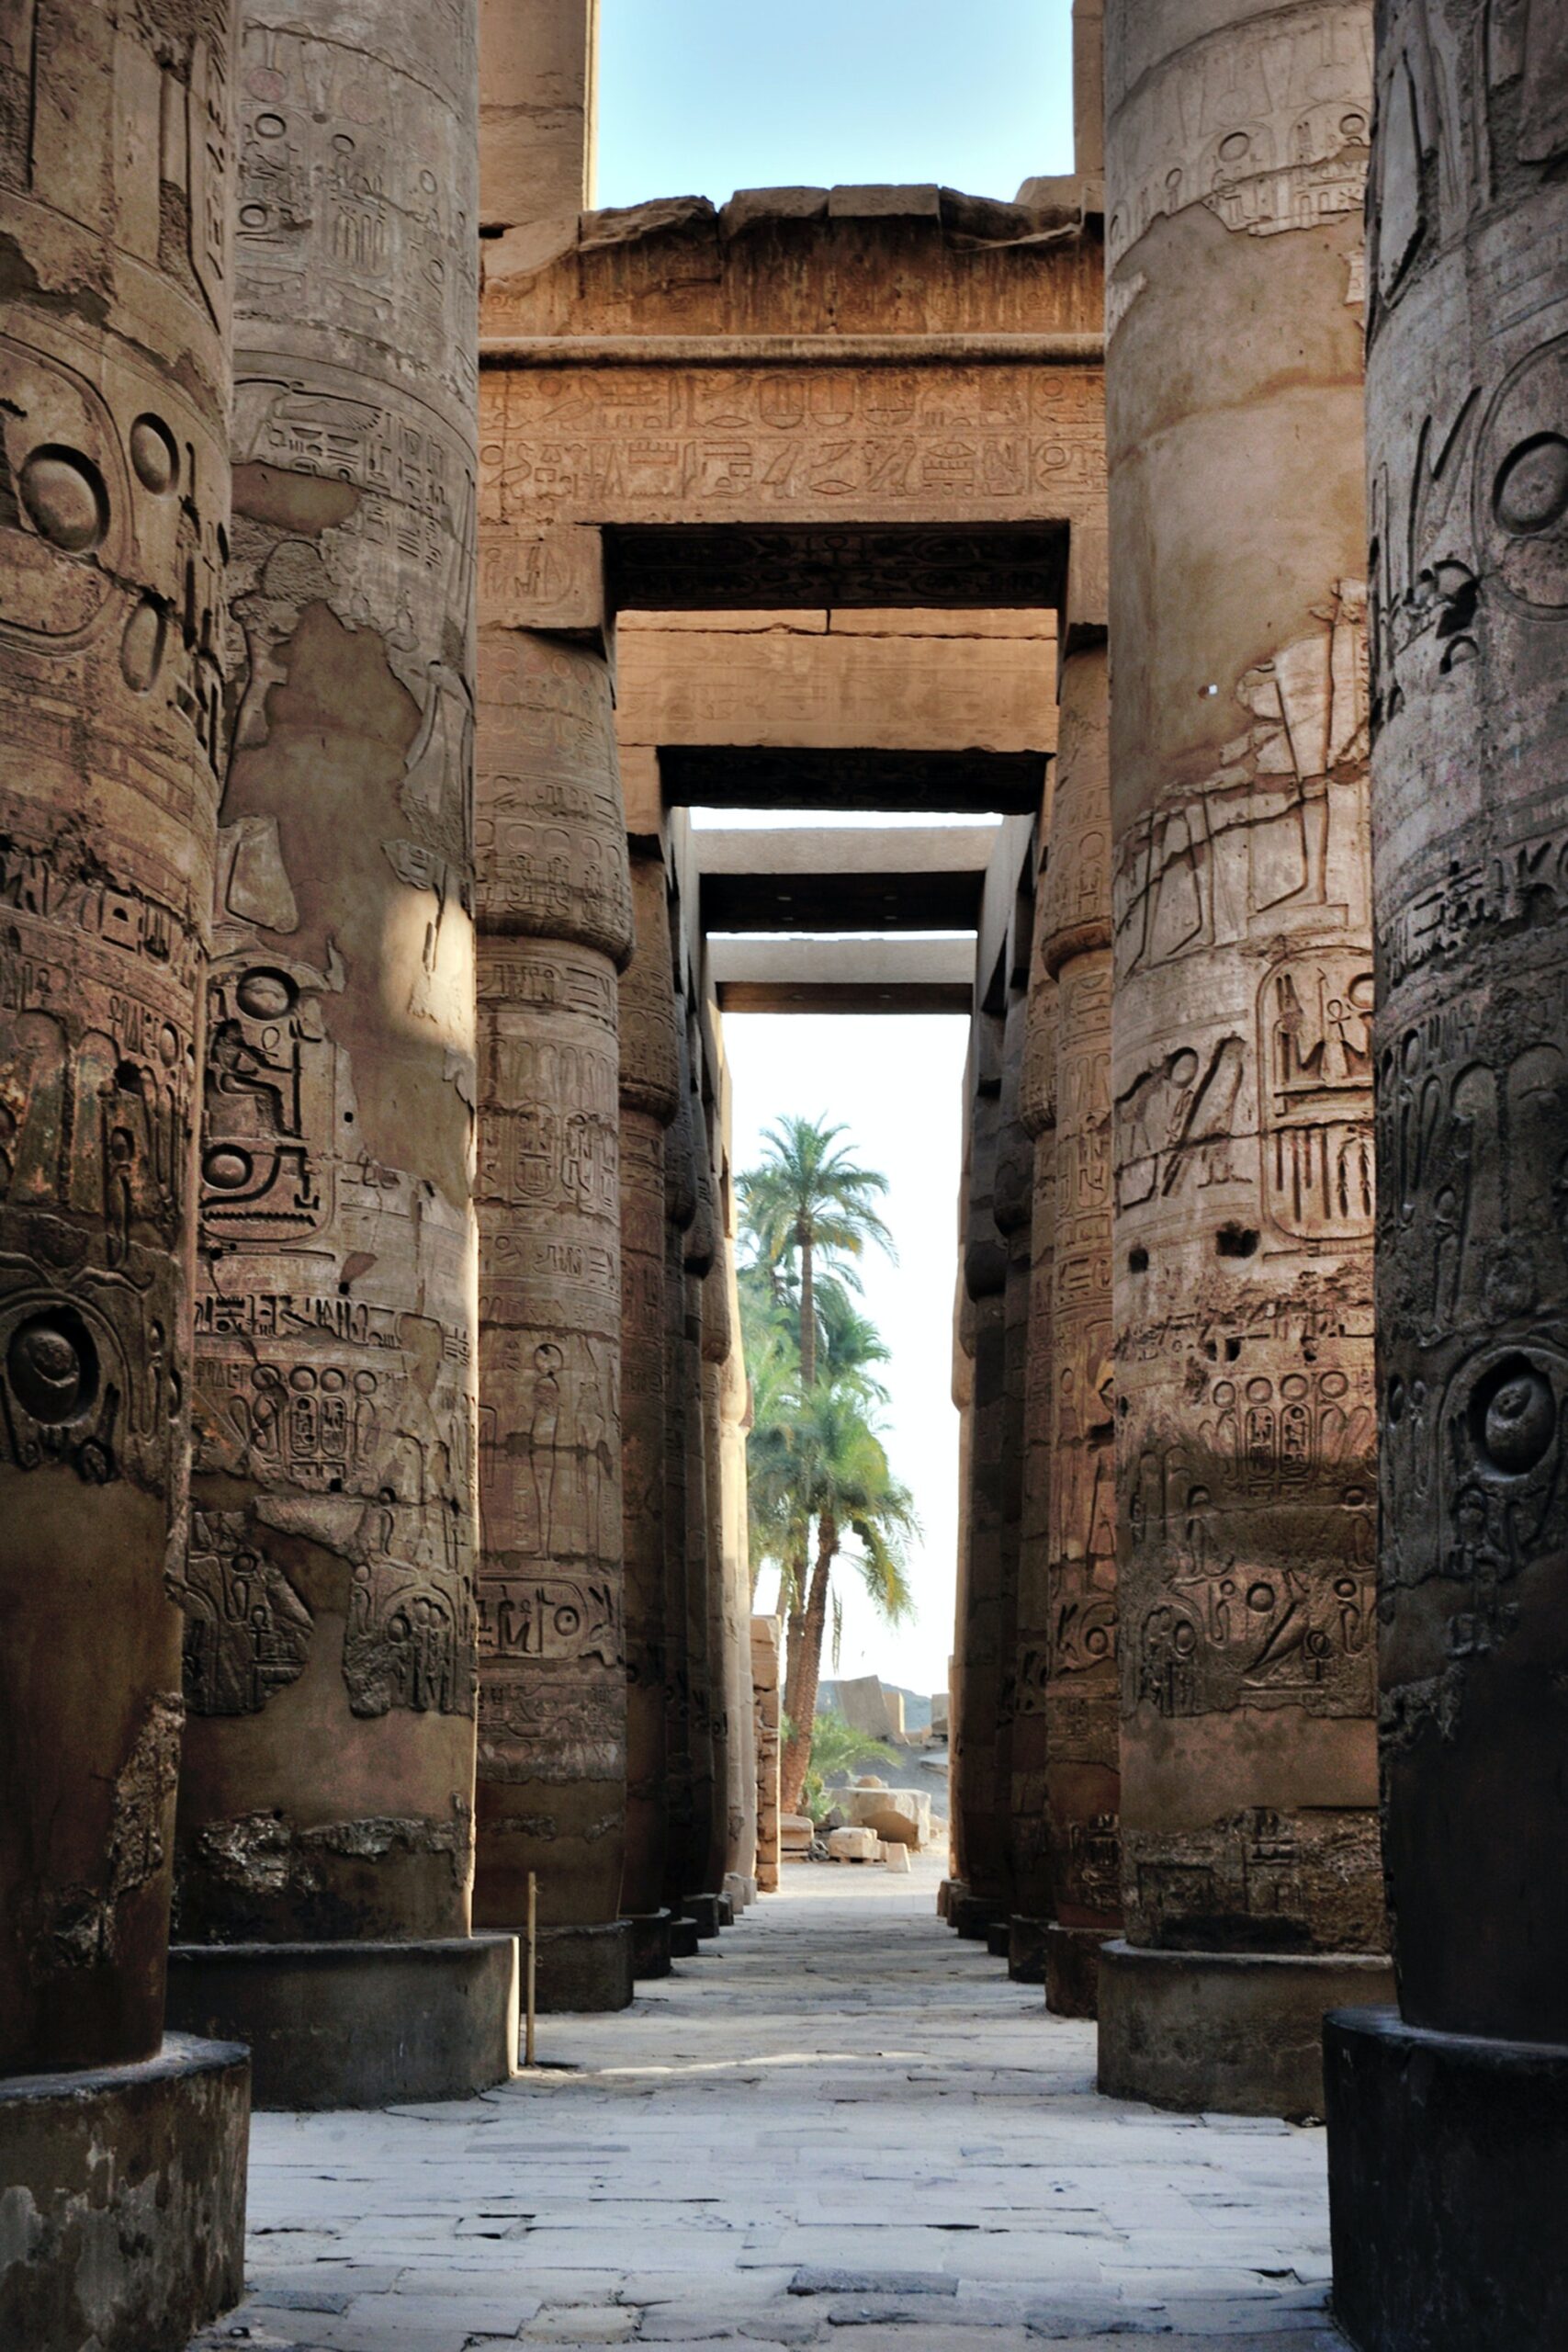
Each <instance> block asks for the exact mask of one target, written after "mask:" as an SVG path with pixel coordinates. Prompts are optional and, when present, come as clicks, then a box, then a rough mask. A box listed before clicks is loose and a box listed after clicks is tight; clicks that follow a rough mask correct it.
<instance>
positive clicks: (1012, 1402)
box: [988, 900, 1043, 1983]
mask: <svg viewBox="0 0 1568 2352" xmlns="http://www.w3.org/2000/svg"><path fill="white" fill-rule="evenodd" d="M1031 903H1032V902H1030V901H1028V900H1024V901H1022V902H1021V917H1022V931H1023V944H1022V954H1021V963H1022V970H1021V974H1018V975H1016V976H1015V985H1013V987H1012V989H1011V990H1010V997H1009V1001H1008V1010H1007V1018H1006V1022H1005V1023H1004V1026H1003V1033H1002V1083H1001V1091H1000V1094H999V1096H998V1151H997V1174H996V1183H995V1187H994V1190H993V1193H992V1199H991V1214H992V1216H993V1217H994V1218H995V1221H996V1227H997V1231H998V1234H999V1235H1000V1237H1001V1240H1002V1246H1003V1248H1004V1249H1005V1250H1006V1252H1007V1273H1006V1278H1005V1284H1004V1288H1003V1293H1002V1407H1001V1492H1000V1496H999V1498H998V1500H999V1506H1000V1512H1001V1528H1000V1535H1001V1544H1000V1557H999V1566H1000V1571H1001V1580H1000V1585H999V1589H998V1620H999V1623H1000V1627H1001V1642H1002V1659H1001V1701H1000V1707H999V1711H998V1718H997V1800H998V1807H999V1809H1000V1813H1001V1817H1002V1832H1003V1841H1004V1848H1005V1860H1006V1873H1007V1876H1006V1886H1007V1908H1006V1910H1004V1911H1003V1912H1002V1913H1001V1914H1000V1916H999V1917H998V1918H996V1919H993V1920H992V1922H991V1924H990V1928H989V1930H988V1940H989V1942H990V1946H991V1951H992V1953H993V1955H994V1956H995V1957H996V1958H998V1959H1006V1960H1007V1962H1008V1967H1009V1973H1010V1975H1014V1976H1016V1977H1018V1978H1019V1980H1020V1981H1021V1982H1024V1983H1038V1982H1039V1981H1041V1979H1040V1973H1039V1971H1040V1967H1041V1966H1042V1965H1043V1947H1042V1946H1041V1945H1040V1944H1039V1943H1037V1942H1036V1940H1035V1939H1033V1938H1032V1936H1031V1935H1030V1934H1029V1933H1028V1931H1027V1930H1021V1928H1020V1927H1019V1926H1018V1925H1016V1924H1015V1923H1016V1922H1018V1921H1019V1920H1020V1919H1021V1914H1020V1912H1019V1908H1018V1885H1019V1860H1020V1853H1021V1849H1024V1848H1032V1846H1033V1843H1034V1837H1035V1827H1034V1823H1033V1821H1032V1819H1031V1818H1030V1817H1029V1816H1028V1815H1026V1814H1021V1812H1020V1810H1019V1807H1018V1803H1017V1798H1018V1793H1019V1786H1018V1778H1017V1773H1016V1769H1015V1743H1016V1737H1017V1731H1018V1713H1019V1707H1020V1703H1021V1690H1020V1680H1021V1672H1022V1668H1023V1660H1022V1657H1021V1649H1020V1640H1019V1635H1020V1623H1021V1621H1020V1617H1019V1572H1020V1557H1021V1545H1022V1537H1023V1493H1024V1474H1025V1467H1026V1455H1027V1452H1028V1426H1029V1425H1028V1418H1027V1407H1028V1388H1029V1337H1030V1334H1029V1324H1030V1308H1031V1305H1032V1298H1033V1287H1034V1278H1033V1263H1034V1250H1033V1217H1034V1138H1033V1136H1032V1135H1031V1134H1030V1132H1029V1129H1028V1126H1027V1125H1025V1123H1024V1120H1023V1117H1022V1113H1021V1088H1022V1082H1023V1076H1024V1065H1025V1059H1026V1053H1025V1042H1026V1034H1027V1029H1028V1022H1029V991H1028V964H1027V958H1028V949H1029V933H1030V932H1031V931H1032V920H1031V917H1030V909H1031Z"/></svg>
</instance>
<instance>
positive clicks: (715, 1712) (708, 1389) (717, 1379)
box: [702, 1174, 733, 1900]
mask: <svg viewBox="0 0 1568 2352" xmlns="http://www.w3.org/2000/svg"><path fill="white" fill-rule="evenodd" d="M713 1192H714V1205H715V1217H714V1225H715V1238H716V1245H717V1246H716V1250H715V1252H714V1261H713V1264H712V1265H711V1266H710V1267H709V1269H708V1272H707V1274H706V1276H705V1280H704V1283H703V1306H702V1314H703V1472H704V1477H705V1502H706V1510H705V1525H704V1534H705V1538H706V1542H705V1566H706V1572H707V1573H706V1578H705V1585H706V1598H707V1644H708V1691H709V1702H708V1705H709V1718H710V1722H711V1725H712V1733H713V1805H712V1813H711V1817H710V1821H709V1826H708V1866H707V1870H706V1872H705V1876H704V1886H705V1889H706V1891H707V1892H709V1893H710V1894H715V1895H717V1896H718V1897H720V1898H721V1900H722V1898H723V1895H724V1882H725V1878H726V1876H727V1874H728V1869H729V1730H730V1726H729V1660H728V1647H727V1643H728V1633H727V1621H728V1606H727V1587H728V1564H727V1561H726V1557H725V1541H724V1385H725V1366H726V1364H727V1363H728V1361H729V1351H730V1347H731V1344H732V1339H733V1334H732V1331H731V1327H730V1321H729V1301H728V1297H727V1295H726V1293H725V1284H724V1255H725V1253H724V1232H723V1226H722V1223H721V1221H720V1218H719V1216H718V1215H717V1209H718V1182H717V1176H716V1174H715V1179H714V1185H713Z"/></svg>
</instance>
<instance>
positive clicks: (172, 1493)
mask: <svg viewBox="0 0 1568 2352" xmlns="http://www.w3.org/2000/svg"><path fill="white" fill-rule="evenodd" d="M233 46H234V21H233V12H232V10H231V7H230V6H228V5H226V0H194V5H192V6H180V7H174V6H164V5H160V0H149V5H147V6H142V7H139V8H137V9H135V10H125V11H118V12H116V11H109V10H105V9H92V10H88V11H85V12H84V11H82V10H80V9H78V8H74V7H72V6H68V5H65V0H26V5H24V6H12V7H11V8H9V9H7V10H6V11H4V12H0V209H3V211H4V216H5V217H4V224H3V225H4V235H3V237H0V243H3V244H4V247H5V249H6V254H7V256H8V260H7V266H6V315H5V322H4V325H5V332H4V334H0V574H3V577H4V588H3V590H0V740H3V741H4V742H5V745H6V759H5V763H4V773H3V774H0V1494H3V1495H4V1498H5V1509H6V1540H5V1544H4V1545H3V1547H0V1550H3V1553H4V1559H3V1563H0V1580H4V1582H5V1584H6V1604H5V1605H6V1621H7V1625H8V1629H9V1630H8V1637H7V1643H6V1651H7V1658H6V1661H5V1662H3V1663H0V1713H3V1714H4V1715H5V1717H6V1724H7V1741H6V1753H7V1757H8V1758H9V1759H10V1762H9V1765H6V1764H5V1763H0V1812H3V1813H4V1814H5V1815H6V1819H7V1821H8V1822H9V1823H10V1824H11V1825H12V1832H13V1834H12V1835H11V1836H10V1838H8V1840H7V1846H6V1853H7V1858H8V1859H7V1860H6V1862H5V1863H4V1864H3V1865H0V2073H10V2072H15V2071H20V2072H22V2073H32V2072H39V2071H45V2070H48V2071H52V2070H54V2069H56V2068H62V2067H67V2066H102V2065H109V2064H118V2063H120V2062H122V2061H130V2060H135V2059H141V2058H143V2057H148V2056H151V2055H152V2052H154V2051H155V2050H156V2049H157V2046H158V2041H159V2036H160V2034H161V2032H162V2020H163V1975H164V1945H165V1943H166V1939H167V1904H168V1866H169V1829H170V1821H171V1816H172V1808H173V1794H174V1775H175V1761H176V1759H177V1756H178V1750H179V1727H180V1709H179V1703H178V1700H177V1697H173V1698H171V1696H170V1691H171V1689H172V1688H173V1686H175V1685H176V1684H177V1680H178V1673H179V1663H178V1660H179V1617H178V1612H177V1610H176V1609H175V1608H174V1607H173V1606H172V1605H171V1596H170V1593H169V1589H168V1581H167V1580H168V1578H169V1577H170V1575H171V1571H172V1570H175V1569H177V1565H178V1558H179V1554H180V1551H181V1548H182V1525H183V1520H184V1514H185V1507H186V1448H187V1434H188V1419H187V1400H188V1395H189V1364H188V1352H189V1317H190V1305H189V1283H190V1252H191V1242H192V1236H193V1231H194V1202H193V1200H192V1197H191V1184H190V1170H191V1159H192V1150H191V1147H192V1143H193V1139H194V1124H195V1118H196V1099H197V1089H196V1071H195V1066H194V1057H195V1040H196V1035H197V992H198V990H199V989H200V987H201V984H202V979H203V974H204V970H205V965H206V958H207V952H208V936H209V894H210V888H211V878H212V868H213V858H214V851H215V831H216V828H215V821H214V820H215V804H216V770H217V768H218V766H219V764H220V761H221V758H222V753H223V742H222V731H223V722H222V695H221V681H220V661H221V658H222V650H223V639H224V633H225V616H224V565H225V562H226V560H227V556H228V541H227V525H228V516H229V495H230V484H229V461H228V451H227V447H226V443H225V437H224V435H225V423H226V416H227V411H228V403H229V390H230V385H229V354H228V326H229V294H228V283H227V272H226V262H225V252H224V248H225V242H226V240H225V232H224V223H225V222H226V220H227V218H228V214H229V209H230V203H229V200H230V197H231V163H230V119H229V118H230V79H231V71H232V57H233ZM132 126H134V130H132V128H131V127H132ZM111 1564H112V1572H111ZM39 1611H42V1612H43V1613H42V1614H39V1613H38V1612H39ZM65 1625H69V1626H70V1627H71V1628H72V1632H73V1641H74V1642H75V1644H76V1645H77V1649H78V1655H77V1657H76V1658H75V1661H74V1670H73V1672H72V1673H70V1674H62V1675H61V1676H59V1677H55V1676H52V1675H47V1674H46V1675H44V1676H42V1677H41V1678H40V1677H39V1675H38V1674H37V1673H36V1671H34V1670H33V1668H32V1667H31V1666H29V1665H28V1661H29V1660H36V1659H37V1658H38V1657H40V1656H42V1655H44V1654H45V1652H46V1651H47V1648H48V1645H50V1644H51V1642H53V1641H55V1640H56V1639H57V1637H58V1632H59V1629H60V1628H61V1627H62V1626H65ZM40 1645H42V1647H40ZM133 1726H141V1728H140V1729H139V1730H137V1731H136V1732H135V1736H134V1738H133V1739H132V1738H131V1728H132V1727H133ZM128 1743H129V1747H128ZM46 1855H47V1856H51V1857H54V1858H57V1859H58V1858H59V1857H62V1856H71V1857H73V1858H74V1859H73V1861H72V1862H71V1863H70V1864H68V1865H67V1866H66V1867H67V1870H68V1872H69V1875H70V1877H71V1880H72V1883H71V1884H70V1885H69V1886H65V1887H62V1886H59V1885H56V1886H55V1887H54V1889H53V1890H52V1892H51V1891H49V1890H47V1889H45V1888H44V1887H42V1886H41V1885H40V1883H39V1881H38V1879H37V1876H36V1871H37V1869H38V1868H39V1863H38V1860H37V1858H39V1857H42V1856H46ZM46 1915H47V1916H46ZM29 1922H31V1923H32V1926H29V1924H28V1923H29ZM33 1928H37V1929H38V1932H37V1934H36V1935H35V1934H34V1933H33ZM63 1970H70V1971H71V1972H72V1985H71V1990H70V1995H69V1998H68V2000H64V2001H62V1994H61V1991H60V1989H59V1986H58V1985H57V1983H56V1981H55V1980H56V1979H57V1977H58V1975H59V1974H60V1973H61V1972H62V1971H63Z"/></svg>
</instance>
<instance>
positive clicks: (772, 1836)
mask: <svg viewBox="0 0 1568 2352" xmlns="http://www.w3.org/2000/svg"><path fill="white" fill-rule="evenodd" d="M750 1627H751V1692H752V1721H753V1723H754V1724H755V1727H756V1738H757V1886H758V1890H759V1892H760V1893H761V1894H774V1893H776V1892H777V1889H778V1883H779V1861H780V1856H781V1849H782V1845H783V1830H782V1825H781V1822H780V1818H779V1732H780V1723H781V1717H782V1709H783V1698H782V1693H781V1691H780V1688H779V1685H780V1681H781V1679H782V1667H781V1661H780V1650H781V1648H782V1645H783V1628H782V1626H781V1625H780V1623H779V1621H778V1619H777V1618H776V1617H753V1618H752V1619H751V1621H750ZM807 1826H809V1824H808V1825H807Z"/></svg>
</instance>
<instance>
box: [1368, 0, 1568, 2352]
mask: <svg viewBox="0 0 1568 2352" xmlns="http://www.w3.org/2000/svg"><path fill="white" fill-rule="evenodd" d="M1377 21H1378V117H1377V120H1378V137H1377V145H1376V154H1375V161H1374V180H1373V188H1374V206H1373V220H1374V233H1373V237H1372V243H1371V250H1370V253H1369V255H1368V277H1369V286H1370V294H1371V338H1370V344H1369V358H1368V387H1367V391H1368V425H1369V434H1368V438H1369V446H1368V479H1369V483H1370V487H1371V517H1370V525H1371V594H1372V621H1373V627H1372V671H1371V713H1372V724H1373V729H1374V741H1373V755H1372V763H1373V793H1374V805H1375V819H1376V821H1375V826H1374V834H1373V841H1374V875H1373V878H1374V889H1375V903H1376V910H1377V920H1378V947H1379V956H1380V963H1379V974H1380V987H1379V1003H1378V1012H1377V1022H1376V1048H1377V1067H1378V1074H1379V1095H1378V1283H1377V1306H1378V1339H1379V1359H1380V1374H1381V1380H1382V1389H1381V1395H1380V1398H1379V1415H1380V1440H1381V1470H1382V1496H1381V1501H1382V1510H1381V1515H1380V1537H1379V1563H1378V1567H1379V1636H1380V1640H1379V1668H1380V1676H1381V1682H1382V1797H1383V1851H1384V1859H1385V1862H1386V1867H1387V1872H1388V1886H1389V1894H1390V1901H1391V1908H1392V1914H1393V1944H1394V1952H1395V1956H1396V1960H1397V1962H1398V1978H1399V2007H1400V2012H1401V2015H1400V2017H1398V2018H1395V2017H1392V2016H1391V2017H1387V2018H1382V2017H1380V2018H1375V2019H1372V2018H1337V2019H1336V2020H1335V2021H1334V2023H1333V2025H1332V2027H1331V2029H1330V2031H1329V2035H1328V2049H1329V2069H1330V2083H1331V2098H1332V2105H1331V2108H1330V2120H1331V2131H1330V2177H1331V2185H1332V2196H1333V2207H1334V2249H1335V2301H1336V2308H1337V2310H1341V2311H1342V2312H1343V2313H1344V2316H1345V2319H1346V2322H1347V2324H1348V2327H1349V2328H1350V2331H1351V2333H1352V2336H1353V2339H1354V2341H1355V2342H1356V2343H1357V2344H1358V2345H1359V2346H1362V2347H1364V2352H1397V2347H1402V2346H1406V2345H1410V2344H1419V2345H1421V2346H1423V2347H1424V2352H1458V2347H1459V2346H1461V2344H1462V2345H1471V2344H1473V2345H1476V2346H1491V2345H1494V2344H1495V2345H1498V2346H1501V2345H1503V2344H1505V2343H1506V2342H1508V2341H1510V2340H1512V2339H1513V2338H1514V2337H1516V2336H1517V2335H1519V2334H1520V2333H1521V2332H1522V2333H1524V2334H1526V2335H1529V2334H1531V2333H1539V2334H1541V2335H1542V2336H1543V2338H1546V2339H1549V2338H1550V2336H1551V2334H1552V2333H1553V2332H1556V2333H1561V2332H1562V2326H1563V2324H1564V2321H1563V2318H1562V2316H1561V2314H1562V2312H1563V2309H1564V2292H1565V2290H1564V2277H1565V2273H1564V2267H1563V2261H1562V2228H1561V2220H1560V2217H1559V2216H1558V2215H1557V2214H1556V2213H1555V2212H1554V2211H1552V2206H1551V2199H1550V2197H1549V2196H1548V2197H1543V2196H1542V2194H1541V2188H1542V2184H1543V2183H1544V2182H1545V2181H1547V2180H1550V2179H1552V2178H1554V2177H1559V2176H1561V2174H1562V2169H1563V2165H1564V2162H1565V2160H1568V2099H1565V2097H1564V2083H1565V2070H1568V1892H1565V1889H1564V1883H1563V1874H1562V1869H1561V1867H1560V1865H1559V1859H1558V1858H1559V1857H1560V1855H1561V1851H1562V1838H1563V1834H1564V1830H1565V1828H1568V1794H1565V1790H1564V1783H1563V1777H1562V1769H1561V1768H1562V1738H1563V1684H1562V1653H1563V1627H1564V1622H1565V1599H1568V1558H1565V1552H1568V1528H1565V1523H1564V1516H1563V1502H1562V1496H1563V1491H1564V1490H1563V1481H1562V1447H1563V1415H1564V1408H1565V1405H1568V1256H1565V1253H1564V1245H1563V1229H1562V1181H1563V1160H1562V1148H1563V1134H1564V1123H1565V1117H1568V1068H1565V1064H1564V1048H1563V1038H1564V1009H1565V1001H1568V955H1565V952H1564V937H1565V933H1564V928H1563V907H1564V899H1563V894H1562V885H1561V881H1560V878H1559V876H1560V874H1561V869H1562V851H1561V843H1562V836H1563V830H1564V823H1565V820H1568V803H1565V797H1564V792H1563V753H1564V734H1565V719H1564V705H1563V696H1562V662H1563V618H1564V605H1565V604H1568V535H1565V532H1564V516H1565V515H1568V375H1565V371H1564V364H1563V355H1564V350H1565V348H1568V345H1565V342H1564V337H1565V335H1568V277H1565V274H1564V267H1563V253H1564V241H1565V235H1568V190H1565V184H1564V180H1563V164H1564V159H1565V157H1568V102H1565V95H1564V94H1565V86H1568V85H1565V81H1564V63H1565V52H1564V49H1563V35H1562V20H1561V15H1560V12H1556V11H1552V10H1549V9H1544V8H1536V7H1531V8H1528V9H1518V10H1515V11H1513V12H1511V13H1510V14H1508V15H1507V16H1506V17H1504V16H1501V15H1498V14H1496V13H1495V12H1488V11H1486V10H1484V9H1483V8H1482V7H1481V6H1478V5H1476V0H1385V5H1382V6H1379V9H1378V19H1377ZM1352 2211H1355V2213H1356V2214H1357V2217H1358V2218H1357V2220H1356V2222H1354V2223H1352V2222H1351V2219H1350V2215H1351V2213H1352ZM1439 2214H1440V2215H1442V2216H1444V2217H1445V2222H1446V2223H1447V2225H1446V2226H1445V2227H1443V2228H1442V2229H1440V2230H1439V2229H1438V2228H1436V2227H1435V2226H1434V2223H1435V2221H1436V2218H1437V2216H1438V2215H1439ZM1362 2215H1364V2216H1365V2222H1363V2221H1362V2220H1361V2218H1360V2217H1361V2216H1362ZM1450 2217H1451V2219H1450ZM1363 2226H1365V2227H1368V2228H1370V2230H1371V2233H1372V2237H1371V2247H1372V2248H1375V2254H1373V2255H1371V2256H1369V2253H1363V2252H1362V2251H1360V2250H1359V2248H1358V2246H1357V2245H1356V2244H1355V2243H1354V2241H1353V2236H1352V2232H1353V2230H1356V2231H1359V2229H1360V2228H1362V2227H1363Z"/></svg>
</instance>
